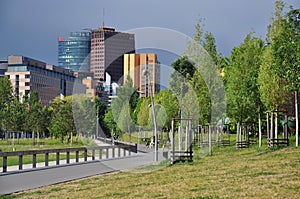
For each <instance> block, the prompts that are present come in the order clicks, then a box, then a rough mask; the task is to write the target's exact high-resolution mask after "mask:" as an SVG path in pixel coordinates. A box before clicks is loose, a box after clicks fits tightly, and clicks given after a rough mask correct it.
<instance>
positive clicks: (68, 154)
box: [66, 151, 70, 164]
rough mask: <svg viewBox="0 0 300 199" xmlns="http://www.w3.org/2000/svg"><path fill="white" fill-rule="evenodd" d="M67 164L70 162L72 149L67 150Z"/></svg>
mask: <svg viewBox="0 0 300 199" xmlns="http://www.w3.org/2000/svg"><path fill="white" fill-rule="evenodd" d="M66 161H67V164H69V163H70V151H67V160H66Z"/></svg>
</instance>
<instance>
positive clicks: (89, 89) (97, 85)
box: [82, 77, 108, 106]
mask: <svg viewBox="0 0 300 199" xmlns="http://www.w3.org/2000/svg"><path fill="white" fill-rule="evenodd" d="M82 84H83V85H84V86H85V87H86V92H85V94H86V95H87V96H88V97H89V98H90V99H94V98H95V97H97V98H98V99H99V101H100V102H102V103H103V104H105V105H106V106H107V105H108V94H107V92H106V90H105V83H104V82H101V81H99V80H93V79H92V78H91V77H87V78H85V79H83V80H82Z"/></svg>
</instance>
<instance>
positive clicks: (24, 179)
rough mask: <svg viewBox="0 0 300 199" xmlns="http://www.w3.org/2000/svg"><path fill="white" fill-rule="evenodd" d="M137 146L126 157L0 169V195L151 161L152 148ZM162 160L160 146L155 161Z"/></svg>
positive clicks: (128, 168) (146, 163)
mask: <svg viewBox="0 0 300 199" xmlns="http://www.w3.org/2000/svg"><path fill="white" fill-rule="evenodd" d="M138 149H139V150H140V151H139V152H138V153H137V154H134V153H132V156H127V157H120V158H114V159H106V160H95V161H90V162H84V163H75V164H68V165H60V166H51V167H41V168H35V169H25V170H22V171H9V172H7V173H1V174H0V195H7V194H11V193H15V192H20V191H24V190H28V189H34V188H39V187H43V186H47V185H51V184H57V183H62V182H66V181H71V180H76V179H80V178H85V177H89V176H94V175H99V174H104V173H110V172H115V171H122V170H130V169H133V168H136V167H140V166H145V165H150V164H155V162H154V151H153V149H152V150H151V149H147V148H146V147H143V146H139V147H138ZM162 160H164V158H163V156H162V149H160V150H159V161H162ZM41 164H43V163H41Z"/></svg>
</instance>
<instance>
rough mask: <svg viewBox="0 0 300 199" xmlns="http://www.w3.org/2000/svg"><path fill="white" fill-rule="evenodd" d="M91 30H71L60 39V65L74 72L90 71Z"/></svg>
mask: <svg viewBox="0 0 300 199" xmlns="http://www.w3.org/2000/svg"><path fill="white" fill-rule="evenodd" d="M90 46H91V33H90V32H71V33H69V35H68V37H67V38H65V39H64V38H62V37H60V38H59V40H58V66H59V67H62V68H66V69H70V70H72V71H74V72H89V71H90V59H89V54H90Z"/></svg>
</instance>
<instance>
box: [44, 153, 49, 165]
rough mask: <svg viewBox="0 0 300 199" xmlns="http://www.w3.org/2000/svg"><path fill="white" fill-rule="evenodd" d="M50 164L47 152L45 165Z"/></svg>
mask: <svg viewBox="0 0 300 199" xmlns="http://www.w3.org/2000/svg"><path fill="white" fill-rule="evenodd" d="M48 165H49V153H45V166H46V167H47V166H48Z"/></svg>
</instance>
